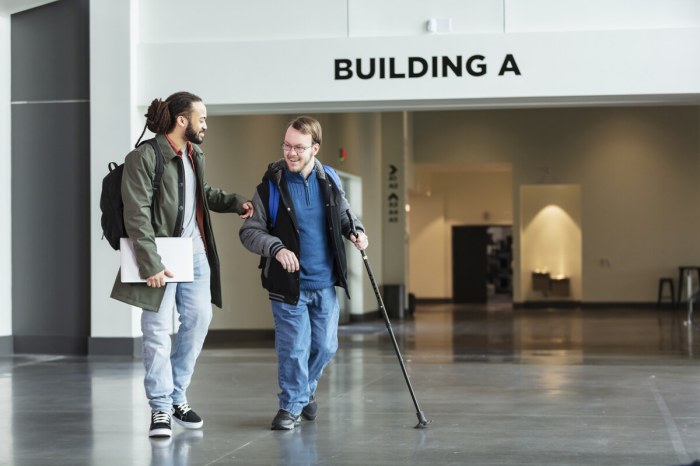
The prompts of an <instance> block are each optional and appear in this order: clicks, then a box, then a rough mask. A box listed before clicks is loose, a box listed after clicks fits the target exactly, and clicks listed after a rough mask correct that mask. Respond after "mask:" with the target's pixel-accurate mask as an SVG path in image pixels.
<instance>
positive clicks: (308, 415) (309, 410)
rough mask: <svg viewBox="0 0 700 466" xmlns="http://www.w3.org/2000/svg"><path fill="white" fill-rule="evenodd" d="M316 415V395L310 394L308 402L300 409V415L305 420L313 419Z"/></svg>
mask: <svg viewBox="0 0 700 466" xmlns="http://www.w3.org/2000/svg"><path fill="white" fill-rule="evenodd" d="M316 416H318V404H316V396H315V395H311V399H310V400H309V404H307V405H306V406H304V409H302V410H301V417H303V418H304V419H306V420H307V421H313V420H314V419H316Z"/></svg>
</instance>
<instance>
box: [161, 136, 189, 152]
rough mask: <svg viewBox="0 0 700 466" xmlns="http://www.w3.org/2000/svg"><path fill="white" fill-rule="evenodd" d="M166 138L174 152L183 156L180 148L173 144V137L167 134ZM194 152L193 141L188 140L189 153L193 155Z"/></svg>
mask: <svg viewBox="0 0 700 466" xmlns="http://www.w3.org/2000/svg"><path fill="white" fill-rule="evenodd" d="M165 139H167V140H168V143H169V144H170V147H172V149H173V152H175V153H176V154H177V155H179V156H180V157H182V151H180V150H178V148H177V147H175V144H173V141H172V139H170V137H168V135H167V134H166V135H165ZM192 152H194V148H193V147H192V143H190V141H187V155H189V156H190V157H192Z"/></svg>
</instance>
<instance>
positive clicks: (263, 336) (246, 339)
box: [204, 329, 275, 348]
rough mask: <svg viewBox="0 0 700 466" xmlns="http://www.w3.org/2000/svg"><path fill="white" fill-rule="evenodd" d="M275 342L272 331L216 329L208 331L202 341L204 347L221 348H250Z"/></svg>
mask: <svg viewBox="0 0 700 466" xmlns="http://www.w3.org/2000/svg"><path fill="white" fill-rule="evenodd" d="M274 342H275V331H274V329H249V330H240V329H238V330H232V329H218V330H209V333H208V334H207V339H206V340H204V347H205V348H211V347H221V346H232V347H235V346H251V345H257V344H264V346H269V345H270V344H274Z"/></svg>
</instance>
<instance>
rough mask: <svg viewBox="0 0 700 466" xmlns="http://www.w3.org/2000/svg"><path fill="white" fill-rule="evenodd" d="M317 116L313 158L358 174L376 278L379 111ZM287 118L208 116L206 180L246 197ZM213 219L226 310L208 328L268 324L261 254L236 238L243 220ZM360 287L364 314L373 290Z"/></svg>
mask: <svg viewBox="0 0 700 466" xmlns="http://www.w3.org/2000/svg"><path fill="white" fill-rule="evenodd" d="M315 116H316V117H317V118H318V119H319V121H320V122H321V124H322V126H323V144H322V147H321V151H320V152H319V155H318V158H319V160H321V162H323V163H325V164H328V165H330V166H332V167H335V168H337V169H339V170H342V171H345V172H347V173H350V174H353V175H357V176H360V177H361V178H362V181H363V209H362V210H363V212H364V215H363V218H362V220H363V223H364V224H365V226H366V228H367V233H368V236H369V238H370V249H369V250H368V256H369V257H370V260H371V263H372V269H373V272H374V274H375V276H376V277H377V279H378V281H380V283H381V279H382V278H381V277H382V255H381V241H372V238H373V237H376V238H379V237H381V235H380V232H381V221H382V219H381V210H380V209H378V208H376V206H375V205H374V203H375V202H376V201H375V200H376V199H378V198H379V197H380V196H381V184H380V181H379V180H380V176H381V150H380V147H381V146H380V141H381V139H380V138H381V122H380V114H326V115H315ZM292 117H293V116H292V115H267V116H245V117H242V116H210V117H209V119H208V126H209V128H208V131H207V140H206V142H205V143H204V144H203V145H202V148H203V149H204V151H205V153H206V163H207V167H206V169H207V173H206V179H207V182H208V183H209V184H210V185H211V186H215V187H220V188H223V189H225V190H227V191H229V192H235V193H238V194H242V195H244V196H247V197H249V198H252V196H253V193H254V192H255V187H256V186H257V185H258V183H260V180H261V179H262V175H263V173H264V172H265V169H266V168H267V165H268V164H269V163H270V162H273V161H275V160H277V159H279V158H281V156H282V154H281V150H280V148H279V144H280V143H281V141H282V138H283V136H284V131H285V129H286V125H287V123H288V122H289V120H290V119H291V118H292ZM340 147H343V148H345V149H346V150H347V152H348V157H347V159H346V161H345V162H344V163H341V162H340V161H339V157H338V154H339V149H340ZM213 222H214V231H215V235H216V241H217V247H218V250H219V255H220V258H221V272H222V285H223V293H224V296H223V300H224V308H223V312H221V311H218V310H216V311H215V313H214V320H213V322H212V328H214V329H228V328H233V329H263V328H271V327H272V316H271V314H270V304H269V300H268V299H267V294H266V293H265V292H264V290H263V289H262V286H261V284H260V272H259V270H258V261H259V256H256V255H254V254H252V253H250V252H248V251H247V250H246V249H245V248H243V246H242V245H241V243H240V240H239V238H238V230H239V228H240V226H241V223H242V220H241V219H240V218H239V217H238V216H237V215H229V214H226V215H219V214H213ZM358 254H359V253H358ZM364 287H365V290H364V293H363V295H364V302H363V309H364V312H370V311H373V310H376V308H377V305H376V301H375V300H374V293H373V292H372V289H371V287H370V285H369V283H368V282H367V281H365V283H364Z"/></svg>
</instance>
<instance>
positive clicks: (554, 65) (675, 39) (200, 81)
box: [138, 0, 700, 114]
mask: <svg viewBox="0 0 700 466" xmlns="http://www.w3.org/2000/svg"><path fill="white" fill-rule="evenodd" d="M175 3H176V6H178V5H180V4H181V5H182V8H173V5H172V3H171V2H169V1H166V0H157V1H156V0H154V1H152V2H148V3H147V4H144V5H142V13H143V14H142V19H143V21H142V22H141V23H140V32H141V34H142V35H143V37H144V39H143V43H142V44H141V45H140V46H139V48H138V55H139V57H138V58H139V67H140V69H141V70H142V71H143V72H142V73H139V76H140V81H139V82H138V88H139V93H138V102H139V104H140V105H144V106H145V105H147V103H148V102H149V99H150V98H151V96H153V95H157V94H162V93H164V92H163V90H165V91H166V92H165V93H169V92H171V91H174V90H177V89H181V88H189V89H192V88H199V89H204V90H205V91H206V92H203V93H204V94H206V96H207V100H208V102H209V106H210V111H211V112H214V113H219V114H249V113H283V112H287V113H292V112H297V111H306V112H310V111H315V112H319V111H324V110H325V111H338V110H345V111H358V110H390V109H402V110H405V109H418V108H447V107H452V108H454V107H469V106H472V107H473V106H477V107H478V106H481V107H484V106H502V105H508V106H515V105H528V106H532V105H571V104H581V103H589V104H590V103H596V102H606V103H620V102H636V103H642V102H646V103H649V102H678V101H686V102H687V101H693V100H694V101H696V102H697V101H700V98H699V96H700V55H699V54H697V53H696V47H695V45H696V44H697V43H699V42H700V12H698V11H697V10H698V8H697V6H696V5H697V3H693V2H691V1H690V0H676V1H671V2H669V1H661V0H654V1H645V2H635V3H633V2H631V1H630V0H617V1H614V2H602V1H596V2H581V1H577V2H574V1H567V2H557V1H554V0H549V1H544V0H542V1H539V2H537V3H536V5H537V9H536V10H537V11H538V13H537V14H535V13H533V11H532V9H530V8H529V4H528V3H527V2H523V1H515V0H512V1H510V2H506V3H505V12H503V11H501V9H502V8H503V5H504V4H503V3H502V2H486V1H484V0H482V1H478V0H471V1H469V2H455V1H448V0H443V1H439V2H424V1H419V0H412V1H406V2H402V3H401V8H400V9H399V12H398V13H397V9H396V8H395V5H394V4H380V3H377V2H374V3H375V4H376V5H375V4H372V3H371V2H369V1H366V0H356V1H353V0H349V1H348V2H347V3H341V2H321V1H319V0H306V1H302V2H296V3H295V4H294V5H293V6H289V7H285V6H279V5H275V8H271V2H270V1H265V2H255V3H251V2H247V3H245V2H223V1H215V0H209V1H203V2H200V3H199V4H198V7H197V8H196V9H189V10H188V11H189V14H190V15H192V17H193V18H194V23H195V24H206V27H202V28H199V29H197V32H196V33H193V34H192V35H191V36H188V35H186V34H182V33H181V32H180V31H179V30H178V29H177V28H170V27H168V26H167V25H169V24H174V23H175V20H174V19H173V20H167V19H168V18H169V17H170V15H175V14H179V12H180V11H182V10H183V9H185V8H186V5H187V4H186V3H185V2H184V1H181V0H178V1H177V2H175ZM562 3H566V5H567V7H568V9H564V8H563V7H561V6H560V5H561V4H562ZM280 5H281V4H280ZM549 10H551V11H553V12H554V13H555V16H556V20H551V21H556V23H551V24H550V23H547V22H544V21H543V20H537V18H540V17H545V18H547V17H549V16H548V13H549ZM301 12H304V13H305V15H303V14H302V13H301ZM436 15H440V16H449V17H451V18H453V22H454V24H455V30H454V32H453V33H450V34H428V33H427V32H425V31H424V30H421V28H420V24H421V22H422V21H423V19H421V18H424V19H427V18H429V17H433V16H436ZM155 18H159V19H160V23H158V21H156V20H155ZM163 18H166V20H163ZM302 18H305V19H306V21H307V22H309V23H311V24H313V25H314V26H312V27H308V28H299V27H293V26H290V25H292V24H294V25H298V24H304V20H303V19H302ZM601 18H602V19H603V20H602V24H603V25H604V26H603V27H600V26H598V27H593V25H594V24H595V21H601ZM655 19H658V21H656V22H655ZM232 21H233V22H234V24H236V27H230V24H231V22H232ZM499 23H500V27H499ZM158 24H162V28H159V27H158ZM281 24H284V25H286V27H281V26H280V25H281ZM553 24H556V26H557V27H556V29H552V25H553ZM154 25H155V26H154ZM484 25H485V26H484ZM509 25H510V26H509ZM458 26H459V27H458ZM483 28H485V29H487V31H484V30H483ZM504 30H505V31H507V32H505V33H504ZM239 31H241V32H239ZM301 31H303V32H301ZM174 43H177V46H176V47H173V44H174ZM465 44H468V45H465ZM475 54H481V55H483V56H484V57H485V58H484V61H483V63H485V64H486V66H487V72H486V74H485V75H484V76H479V77H474V76H469V75H468V74H467V73H466V72H465V73H464V75H465V76H463V77H455V76H449V77H436V78H434V77H431V76H430V74H428V75H426V76H423V77H420V78H413V79H389V78H386V79H379V78H377V77H375V78H374V79H370V80H362V79H358V78H353V79H348V80H337V79H335V73H334V71H335V60H336V59H342V58H348V59H355V58H359V59H362V60H364V61H365V62H364V63H366V65H365V66H369V59H370V58H373V57H374V58H377V60H378V59H379V58H380V57H383V58H385V60H386V61H387V63H388V61H389V60H390V58H395V59H396V71H397V72H398V73H405V72H406V71H407V67H408V64H407V62H408V58H409V57H412V56H417V57H422V58H425V59H427V60H428V61H429V62H430V61H431V59H432V58H431V57H433V56H435V57H442V56H448V57H451V58H453V59H454V58H455V57H457V56H463V57H464V59H465V60H466V58H468V57H469V56H471V55H475ZM507 54H512V56H513V57H514V59H515V60H516V63H517V65H518V67H519V69H520V71H521V75H520V76H517V75H515V74H514V73H506V74H504V75H503V76H499V73H498V72H499V70H500V68H501V65H502V64H503V61H504V58H505V57H506V55H507ZM183 56H193V57H194V56H196V57H197V73H172V72H171V71H170V66H169V64H170V63H174V62H177V61H178V60H179V59H180V57H183ZM222 57H225V59H222ZM298 64H303V69H304V72H303V73H299V72H290V69H289V67H290V66H292V65H298ZM353 66H354V67H355V68H356V64H354V65H353ZM377 66H379V65H377ZM387 67H388V64H387ZM387 74H388V69H387ZM669 76H673V77H674V79H668V77H669Z"/></svg>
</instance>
